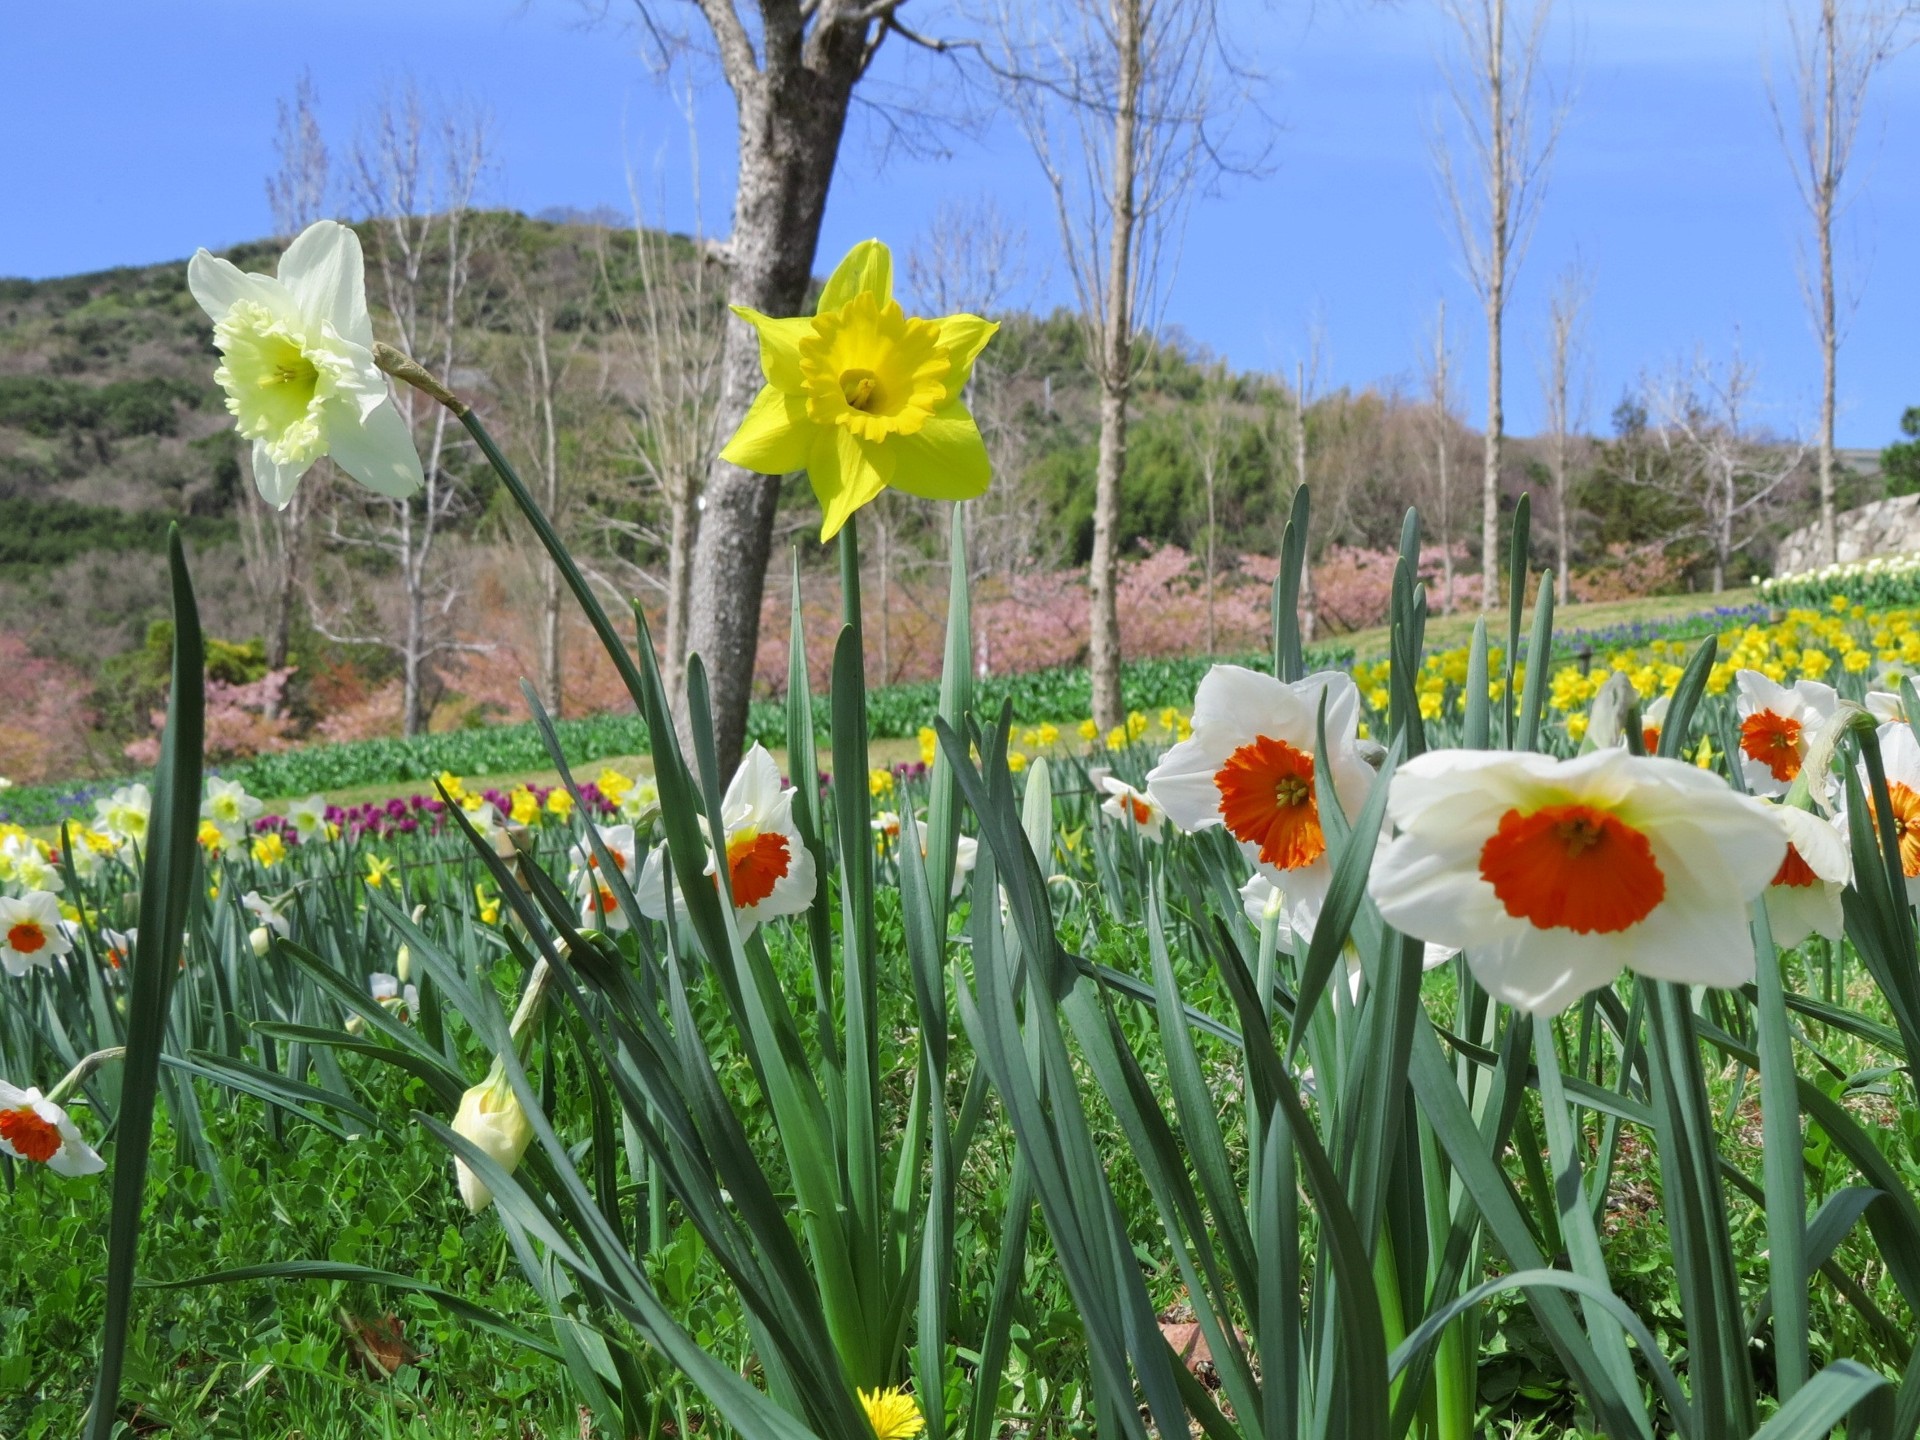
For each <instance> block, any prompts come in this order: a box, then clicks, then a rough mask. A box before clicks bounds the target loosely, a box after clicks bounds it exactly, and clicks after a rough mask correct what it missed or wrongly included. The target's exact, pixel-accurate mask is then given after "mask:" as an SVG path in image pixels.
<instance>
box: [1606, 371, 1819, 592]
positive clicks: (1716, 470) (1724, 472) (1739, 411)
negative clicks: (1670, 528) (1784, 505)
mask: <svg viewBox="0 0 1920 1440" xmlns="http://www.w3.org/2000/svg"><path fill="white" fill-rule="evenodd" d="M1754 383H1755V373H1754V369H1753V367H1752V366H1751V365H1750V364H1748V363H1747V361H1746V360H1745V359H1744V358H1743V357H1742V356H1741V354H1740V353H1739V350H1738V348H1737V347H1736V348H1735V350H1734V353H1733V355H1732V357H1731V358H1730V359H1729V360H1728V362H1727V363H1726V364H1725V365H1724V366H1715V365H1713V364H1712V363H1710V362H1709V361H1708V360H1707V359H1706V357H1705V356H1704V355H1696V356H1695V358H1694V360H1693V362H1692V363H1691V364H1689V365H1682V366H1675V367H1674V368H1673V369H1672V370H1671V371H1670V372H1668V374H1667V375H1665V376H1664V377H1662V378H1660V379H1657V380H1654V381H1650V382H1648V383H1647V384H1646V385H1645V386H1644V391H1645V402H1644V403H1645V405H1646V409H1647V413H1648V416H1649V418H1650V420H1651V422H1652V429H1653V436H1654V439H1655V440H1656V442H1657V451H1656V452H1655V453H1656V455H1657V458H1658V459H1659V460H1661V461H1663V462H1664V463H1660V464H1649V465H1646V466H1645V467H1643V468H1641V469H1640V470H1639V473H1637V474H1636V475H1634V476H1631V477H1629V478H1631V479H1634V480H1637V481H1638V482H1640V483H1642V484H1648V485H1652V486H1654V487H1656V488H1658V489H1661V490H1664V491H1665V492H1666V493H1668V494H1669V495H1671V496H1672V497H1673V498H1674V499H1676V500H1678V501H1680V502H1681V504H1682V506H1683V507H1684V509H1685V510H1686V512H1687V513H1688V514H1689V515H1690V516H1691V517H1692V520H1691V523H1690V525H1689V527H1688V528H1687V529H1686V530H1685V531H1683V532H1682V533H1681V534H1680V535H1677V536H1675V537H1674V538H1676V539H1679V538H1685V537H1686V536H1687V535H1694V536H1698V537H1699V538H1701V539H1703V540H1704V541H1705V542H1706V545H1707V550H1708V553H1709V554H1710V555H1711V557H1712V565H1713V588H1714V589H1715V590H1716V591H1719V590H1724V589H1726V582H1727V570H1728V567H1729V566H1730V565H1731V564H1732V563H1733V560H1734V557H1735V556H1737V555H1739V554H1740V553H1741V552H1742V551H1744V550H1745V549H1746V548H1747V547H1748V546H1749V545H1750V544H1752V543H1753V541H1754V540H1755V539H1756V538H1758V536H1759V534H1760V524H1759V522H1760V521H1762V520H1764V519H1765V518H1766V517H1767V514H1768V510H1769V507H1770V506H1772V505H1773V504H1774V503H1776V502H1777V500H1778V499H1779V498H1780V491H1781V488H1782V487H1783V486H1785V485H1786V484H1787V482H1788V481H1789V480H1790V479H1792V478H1793V476H1794V475H1795V474H1796V472H1798V471H1799V470H1800V468H1801V465H1802V462H1803V461H1804V460H1805V458H1806V447H1805V446H1804V445H1801V444H1798V443H1796V442H1791V441H1783V440H1780V439H1778V438H1776V437H1774V436H1771V435H1769V434H1767V433H1765V432H1764V431H1762V430H1760V429H1758V428H1757V427H1756V426H1755V424H1754V418H1753V415H1752V403H1753V389H1754Z"/></svg>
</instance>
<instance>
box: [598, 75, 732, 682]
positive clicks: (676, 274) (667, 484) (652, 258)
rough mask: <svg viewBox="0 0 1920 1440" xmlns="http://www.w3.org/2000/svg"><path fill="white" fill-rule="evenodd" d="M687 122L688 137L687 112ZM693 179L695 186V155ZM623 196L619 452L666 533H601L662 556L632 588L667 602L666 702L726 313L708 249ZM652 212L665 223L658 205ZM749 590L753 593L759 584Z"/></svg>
mask: <svg viewBox="0 0 1920 1440" xmlns="http://www.w3.org/2000/svg"><path fill="white" fill-rule="evenodd" d="M687 113H688V134H689V136H690V137H691V136H692V135H693V130H692V118H691V117H692V111H691V107H690V106H689V108H688V112H687ZM693 173H694V175H695V177H696V183H697V177H698V173H699V161H698V155H697V153H696V154H695V156H694V159H693ZM628 188H629V191H630V193H631V195H632V199H633V209H634V225H633V253H632V263H633V283H632V284H630V285H621V286H618V287H612V288H611V293H612V296H613V305H612V308H613V313H614V315H615V317H616V319H617V320H618V322H619V325H620V331H621V334H622V336H623V337H624V339H625V341H626V349H627V354H628V360H629V364H628V374H629V375H630V377H631V383H629V384H626V385H623V386H622V387H620V388H621V390H622V397H623V399H624V400H625V402H626V404H627V407H628V410H629V412H630V414H631V423H630V424H629V427H628V432H627V444H626V447H625V450H626V454H627V456H628V457H629V459H630V460H631V461H632V463H633V464H634V465H635V466H637V467H638V469H639V470H640V473H641V474H642V475H643V476H644V477H645V478H646V480H647V481H648V483H649V484H650V485H651V486H652V487H653V488H654V489H655V490H656V491H657V492H658V493H659V495H660V499H661V501H662V502H663V504H664V505H665V508H666V526H665V533H664V534H661V533H660V532H659V530H658V529H657V528H655V527H652V526H646V525H640V524H636V523H634V522H630V521H620V520H615V519H611V518H609V517H602V523H603V524H606V525H608V526H610V527H612V528H614V529H617V530H622V531H624V532H625V533H626V534H628V535H629V536H631V537H632V538H634V539H638V540H640V541H642V542H643V543H645V544H647V545H649V546H650V548H652V549H654V550H655V551H656V552H657V551H659V550H664V551H665V552H666V557H667V565H666V575H665V577H664V578H663V577H661V576H660V574H659V573H658V571H657V570H655V569H652V568H643V569H642V570H641V571H640V576H639V578H640V579H641V582H642V583H643V584H645V585H646V586H647V587H648V588H649V589H651V590H653V591H654V592H655V593H657V594H663V595H664V596H665V598H666V608H667V633H666V655H665V661H664V665H663V667H662V668H663V670H664V674H665V679H666V682H667V689H668V692H669V693H670V694H678V693H679V690H680V685H681V680H682V678H683V677H684V676H685V674H686V664H687V655H688V633H689V619H690V611H691V608H692V591H693V567H694V555H695V550H696V545H697V536H698V530H699V526H700V521H701V514H700V511H701V495H700V491H701V486H702V483H703V482H704V481H705V480H706V478H707V475H708V473H709V471H710V470H711V469H712V467H713V464H714V454H715V452H716V450H717V449H718V448H719V436H718V433H717V417H718V414H719V410H720V405H721V400H722V395H723V390H724V381H723V368H722V367H723V363H724V360H723V357H724V354H725V346H726V343H727V341H726V336H727V329H726V324H725V321H726V312H725V310H724V309H723V308H722V306H721V303H720V291H721V288H722V285H721V276H720V273H719V267H718V266H717V264H716V263H715V260H714V257H713V254H712V251H711V248H710V247H709V246H708V245H707V244H706V242H705V241H704V240H703V239H702V238H701V237H700V236H699V235H698V234H697V233H696V234H695V236H694V237H693V239H692V241H691V242H689V241H687V240H684V239H679V238H676V237H675V236H672V235H669V234H667V233H666V232H665V231H664V230H660V229H650V228H649V227H648V225H647V223H646V222H647V207H645V206H644V205H642V203H641V200H640V191H639V188H638V186H637V185H635V184H633V183H632V180H631V177H629V185H628ZM697 193H698V192H697V190H696V200H695V202H694V210H695V213H696V214H697V213H698V211H699V202H698V199H697ZM658 209H659V211H660V212H661V213H664V211H665V205H664V204H662V205H660V206H659V207H658ZM606 268H607V267H606V265H605V264H604V263H603V270H604V269H606ZM755 589H756V593H757V590H758V585H757V583H756V587H755Z"/></svg>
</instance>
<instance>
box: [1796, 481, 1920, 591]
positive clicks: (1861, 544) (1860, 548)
mask: <svg viewBox="0 0 1920 1440" xmlns="http://www.w3.org/2000/svg"><path fill="white" fill-rule="evenodd" d="M1833 528H1834V532H1835V533H1834V538H1835V539H1836V540H1838V541H1839V545H1840V563H1841V564H1842V565H1845V564H1847V563H1848V562H1850V561H1854V560H1871V559H1872V558H1873V557H1874V556H1876V555H1897V554H1899V553H1901V552H1903V551H1908V550H1920V495H1901V496H1898V497H1896V498H1895V499H1892V500H1876V501H1874V502H1873V504H1871V505H1862V506H1861V507H1860V508H1859V509H1858V510H1845V511H1842V512H1841V513H1840V514H1838V515H1836V516H1834V517H1833ZM1826 563H1827V557H1826V556H1825V555H1824V554H1822V553H1821V550H1820V523H1819V521H1817V520H1816V521H1815V522H1814V523H1813V524H1811V525H1804V526H1802V527H1801V528H1800V529H1798V530H1796V531H1794V532H1793V533H1792V534H1791V535H1789V536H1787V538H1786V539H1784V540H1782V541H1781V542H1780V545H1779V547H1778V548H1777V549H1776V550H1775V551H1774V554H1773V573H1774V574H1776V575H1795V574H1798V573H1799V572H1800V571H1802V570H1818V569H1819V568H1820V567H1821V566H1822V565H1824V564H1826Z"/></svg>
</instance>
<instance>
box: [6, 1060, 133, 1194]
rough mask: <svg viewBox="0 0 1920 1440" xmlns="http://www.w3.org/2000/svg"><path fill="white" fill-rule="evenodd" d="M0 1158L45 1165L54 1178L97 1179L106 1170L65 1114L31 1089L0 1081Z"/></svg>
mask: <svg viewBox="0 0 1920 1440" xmlns="http://www.w3.org/2000/svg"><path fill="white" fill-rule="evenodd" d="M55 1088H56V1089H57V1088H59V1087H57V1086H56V1087H55ZM0 1155H10V1156H12V1157H13V1158H14V1159H15V1160H26V1161H29V1162H31V1163H32V1164H35V1165H44V1166H46V1167H47V1168H48V1169H49V1170H51V1171H53V1173H54V1174H56V1175H66V1176H76V1175H97V1174H99V1173H100V1172H101V1171H102V1170H104V1169H106V1168H107V1162H106V1161H104V1160H102V1159H101V1158H100V1156H99V1155H98V1154H97V1153H95V1151H94V1149H93V1147H92V1146H91V1145H89V1144H87V1142H86V1141H85V1140H84V1139H82V1138H81V1135H80V1132H79V1131H78V1130H76V1129H75V1128H74V1125H73V1121H71V1120H69V1119H68V1118H67V1112H66V1111H65V1110H62V1109H61V1108H60V1107H59V1106H58V1105H56V1104H54V1103H53V1101H51V1100H49V1099H47V1098H46V1097H45V1096H43V1095H42V1094H41V1093H40V1092H39V1091H38V1090H35V1089H33V1088H32V1087H31V1086H29V1087H28V1088H27V1089H25V1090H21V1089H19V1088H17V1087H15V1086H12V1085H9V1084H8V1083H7V1082H6V1081H4V1080H0Z"/></svg>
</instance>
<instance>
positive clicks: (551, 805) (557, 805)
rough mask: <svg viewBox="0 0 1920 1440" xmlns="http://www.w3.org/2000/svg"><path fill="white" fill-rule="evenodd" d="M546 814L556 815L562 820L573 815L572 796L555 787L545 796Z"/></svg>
mask: <svg viewBox="0 0 1920 1440" xmlns="http://www.w3.org/2000/svg"><path fill="white" fill-rule="evenodd" d="M547 813H548V814H550V815H558V816H559V817H560V818H561V819H562V820H564V819H566V818H567V817H568V816H569V815H571V814H573V796H571V795H569V794H568V793H567V792H566V791H565V790H562V789H560V788H559V787H558V786H555V787H554V788H553V789H552V790H551V791H549V792H548V794H547Z"/></svg>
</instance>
